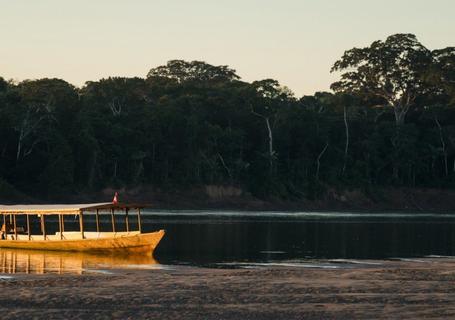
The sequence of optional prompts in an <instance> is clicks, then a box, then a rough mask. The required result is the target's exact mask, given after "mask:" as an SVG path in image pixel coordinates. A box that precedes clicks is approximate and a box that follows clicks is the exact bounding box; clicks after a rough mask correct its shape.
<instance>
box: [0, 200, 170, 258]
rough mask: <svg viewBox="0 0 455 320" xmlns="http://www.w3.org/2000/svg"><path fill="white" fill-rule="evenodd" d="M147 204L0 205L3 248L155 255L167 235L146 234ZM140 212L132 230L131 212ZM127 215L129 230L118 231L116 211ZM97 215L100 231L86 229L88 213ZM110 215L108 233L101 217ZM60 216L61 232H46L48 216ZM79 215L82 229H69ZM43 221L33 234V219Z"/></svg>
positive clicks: (160, 232)
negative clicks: (70, 221)
mask: <svg viewBox="0 0 455 320" xmlns="http://www.w3.org/2000/svg"><path fill="white" fill-rule="evenodd" d="M143 208H144V206H143V205H137V204H134V205H127V204H119V203H94V204H73V205H0V213H1V214H2V215H3V226H2V230H1V240H0V248H19V249H36V250H57V251H79V252H93V251H116V252H129V253H147V254H151V253H152V252H153V250H154V249H155V247H156V246H157V245H158V243H159V242H160V240H161V238H162V237H163V236H164V230H159V231H156V232H150V233H142V228H141V209H143ZM131 210H136V211H137V218H136V225H137V229H138V230H130V215H129V213H130V211H131ZM116 211H117V212H119V211H120V212H122V213H124V218H125V228H126V230H122V231H120V230H118V228H116V222H115V221H116V218H117V215H115V212H116ZM87 212H91V213H93V214H95V215H96V231H91V232H88V231H87V230H85V229H84V214H85V213H87ZM103 213H108V214H110V220H111V224H112V227H111V228H110V230H109V231H108V232H105V231H103V232H101V231H100V216H101V214H103ZM49 216H58V231H57V232H56V233H55V234H48V233H47V232H46V219H45V218H46V217H49ZM68 216H76V217H78V219H79V230H77V231H69V230H65V217H68ZM24 217H25V223H24V224H25V225H24V226H19V225H18V222H17V220H18V218H24ZM37 218H38V219H39V223H40V229H41V234H32V233H31V220H32V219H35V220H36V219H37Z"/></svg>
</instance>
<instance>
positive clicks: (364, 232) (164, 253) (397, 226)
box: [0, 210, 455, 273]
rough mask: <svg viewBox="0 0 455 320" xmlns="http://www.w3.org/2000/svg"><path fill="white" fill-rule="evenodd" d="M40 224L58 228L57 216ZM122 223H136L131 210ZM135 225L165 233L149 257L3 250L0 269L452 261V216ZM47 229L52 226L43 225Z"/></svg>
mask: <svg viewBox="0 0 455 320" xmlns="http://www.w3.org/2000/svg"><path fill="white" fill-rule="evenodd" d="M47 221H48V222H47V224H48V225H50V226H52V225H54V226H57V225H58V223H57V220H56V221H52V219H50V218H49V219H48V220H47ZM53 222H55V223H53ZM84 226H85V228H86V230H90V229H95V228H96V227H95V217H94V215H86V216H85V218H84ZM34 227H35V229H38V227H39V224H38V223H37V224H35V226H34ZM65 228H68V229H74V230H78V228H79V222H78V220H77V218H76V217H67V218H66V219H65ZM111 228H112V225H111V219H110V216H109V215H105V216H104V217H103V216H102V219H101V231H111V230H112V229H111ZM125 228H126V226H125V220H124V216H122V215H120V214H119V215H118V216H117V218H116V230H117V231H123V230H124V229H125ZM130 228H131V230H134V229H135V228H137V223H136V220H135V216H134V215H131V218H130ZM142 228H143V231H144V232H149V231H156V230H158V229H165V230H166V235H165V237H164V238H163V240H162V241H161V243H160V244H159V246H158V248H157V249H156V251H155V253H154V257H153V258H152V257H134V258H132V259H126V260H125V257H119V256H116V255H110V256H95V257H94V256H93V255H80V254H75V253H56V252H32V251H31V252H25V251H21V250H6V249H3V250H0V269H1V270H0V273H48V272H52V273H66V272H70V273H84V272H87V271H96V272H104V271H106V270H109V269H115V268H129V267H136V268H151V269H153V268H163V267H164V268H167V267H171V268H179V267H183V266H193V267H194V266H196V267H199V266H202V267H216V268H232V267H234V268H235V267H261V266H270V265H272V266H274V265H278V266H280V265H282V266H299V267H322V268H340V267H341V268H345V267H350V266H353V265H357V266H358V264H363V265H364V266H366V267H368V265H369V264H375V263H377V261H381V260H387V259H399V260H407V259H411V260H412V259H413V260H416V259H419V258H422V257H433V258H438V257H454V258H455V214H422V213H416V214H399V213H384V214H371V213H339V212H324V213H318V212H252V211H249V212H240V211H158V210H145V211H144V212H143V215H142ZM54 229H55V228H54ZM49 231H50V232H55V231H56V230H53V229H52V228H51V227H50V229H49ZM35 232H39V230H35ZM372 261H376V262H372ZM103 270H104V271H103Z"/></svg>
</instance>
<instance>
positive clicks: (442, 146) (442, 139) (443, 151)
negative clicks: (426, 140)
mask: <svg viewBox="0 0 455 320" xmlns="http://www.w3.org/2000/svg"><path fill="white" fill-rule="evenodd" d="M434 121H435V122H436V125H437V126H438V129H439V139H440V140H441V148H442V155H443V156H444V170H445V174H446V177H447V176H448V175H449V165H448V160H447V150H446V143H445V141H444V135H443V132H442V127H441V124H440V123H439V120H438V117H435V118H434Z"/></svg>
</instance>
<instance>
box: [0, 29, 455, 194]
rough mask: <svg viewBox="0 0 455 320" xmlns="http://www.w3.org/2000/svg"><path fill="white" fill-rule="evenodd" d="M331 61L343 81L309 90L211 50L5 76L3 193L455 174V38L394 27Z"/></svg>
mask: <svg viewBox="0 0 455 320" xmlns="http://www.w3.org/2000/svg"><path fill="white" fill-rule="evenodd" d="M332 72H337V73H338V74H339V75H340V81H338V82H336V83H334V84H333V85H332V87H331V89H332V90H333V92H317V93H315V94H314V95H312V96H303V97H301V98H298V97H296V96H295V95H294V94H293V93H292V92H291V91H290V90H289V89H288V88H286V87H284V86H281V85H280V84H279V83H278V82H277V81H276V80H273V79H265V80H260V81H254V82H252V83H248V82H245V81H242V80H241V79H240V77H239V76H238V75H237V74H236V72H235V70H233V69H231V68H230V67H228V66H214V65H210V64H208V63H205V62H201V61H191V62H187V61H182V60H172V61H169V62H168V63H167V64H166V65H163V66H159V67H156V68H153V69H151V70H150V71H149V72H148V74H147V77H146V78H139V77H134V78H123V77H112V78H107V79H102V80H99V81H89V82H86V84H85V85H84V86H83V87H82V88H76V87H74V86H73V85H71V84H69V83H67V82H65V81H64V80H61V79H47V78H46V79H38V80H26V81H22V82H19V83H16V82H13V81H6V80H4V79H3V78H0V136H1V137H2V138H1V140H0V197H1V198H4V199H13V198H21V197H23V196H30V197H33V198H35V199H36V198H38V199H51V198H52V197H54V196H56V195H68V194H71V193H84V192H86V193H88V192H94V191H97V190H101V189H103V188H106V187H115V188H120V187H126V188H131V187H135V186H140V185H147V186H152V187H155V188H160V189H162V190H174V189H176V188H191V187H197V186H204V185H224V186H236V187H239V188H241V189H242V190H245V191H246V192H248V193H249V194H251V195H253V196H255V197H258V198H263V199H267V198H271V197H273V198H278V199H287V200H295V199H317V198H320V197H321V196H323V195H324V194H325V192H327V190H328V189H329V188H338V189H349V188H357V189H362V190H371V189H372V188H375V187H389V186H393V187H397V186H404V187H411V188H415V187H431V188H444V189H450V188H453V187H454V186H455V108H454V107H455V48H453V47H449V48H444V49H438V50H429V49H427V48H425V47H424V46H423V45H422V44H421V43H420V42H419V41H418V40H417V38H416V37H415V36H414V35H412V34H396V35H392V36H390V37H388V38H387V39H386V40H384V41H375V42H373V43H372V44H371V45H370V46H368V47H365V48H353V49H351V50H348V51H346V52H345V54H344V55H343V56H342V57H341V58H340V60H339V61H337V62H335V64H334V66H333V69H332ZM304 79H305V75H304V74H302V83H303V84H304Z"/></svg>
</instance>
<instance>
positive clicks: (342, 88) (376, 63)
mask: <svg viewBox="0 0 455 320" xmlns="http://www.w3.org/2000/svg"><path fill="white" fill-rule="evenodd" d="M431 64H432V54H431V51H430V50H428V49H427V48H425V47H424V46H423V45H422V44H421V43H420V42H419V41H418V40H417V38H416V36H415V35H413V34H395V35H392V36H390V37H388V38H387V39H386V41H381V40H379V41H375V42H373V43H372V44H371V45H370V46H369V47H365V48H353V49H351V50H348V51H346V52H345V53H344V55H343V56H342V58H341V59H340V60H338V61H337V62H335V64H334V65H333V67H332V70H331V71H332V72H335V71H341V72H344V73H342V74H341V80H340V81H338V82H335V83H333V84H332V86H331V88H332V89H333V90H334V91H336V92H346V93H354V94H361V95H367V96H373V97H379V98H381V99H383V100H384V102H385V103H386V104H387V105H388V106H390V107H392V108H393V110H394V113H395V121H396V124H397V125H402V124H403V123H404V120H405V117H406V114H407V112H408V111H409V109H410V108H411V107H412V106H413V104H414V103H415V100H416V99H417V98H418V97H419V96H421V95H423V94H425V93H427V92H428V91H429V90H430V88H429V86H428V84H427V83H426V81H425V76H426V75H427V73H428V70H429V68H430V66H431Z"/></svg>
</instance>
